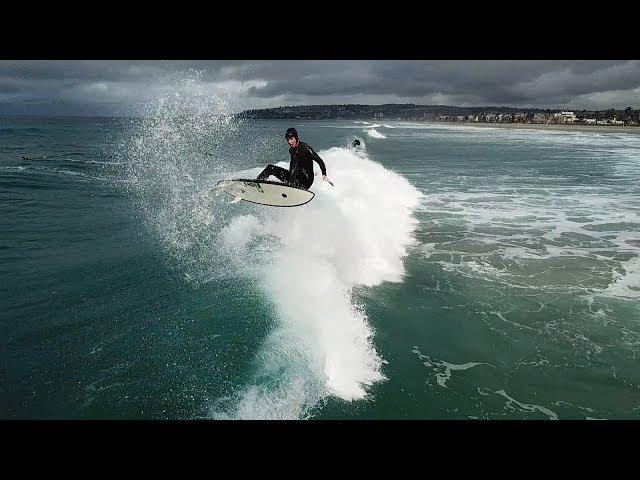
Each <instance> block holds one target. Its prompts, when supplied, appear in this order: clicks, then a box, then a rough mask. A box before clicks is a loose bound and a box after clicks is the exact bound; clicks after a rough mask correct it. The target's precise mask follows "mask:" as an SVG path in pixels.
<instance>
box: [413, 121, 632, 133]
mask: <svg viewBox="0 0 640 480" xmlns="http://www.w3.org/2000/svg"><path fill="white" fill-rule="evenodd" d="M422 123H427V124H431V125H452V126H456V127H479V128H518V129H525V130H560V131H565V132H566V131H569V132H598V133H635V134H636V135H640V127H632V126H629V125H627V126H624V125H561V124H557V123H556V124H554V123H480V122H478V123H476V122H433V121H424V122H422Z"/></svg>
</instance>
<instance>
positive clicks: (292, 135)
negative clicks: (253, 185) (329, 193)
mask: <svg viewBox="0 0 640 480" xmlns="http://www.w3.org/2000/svg"><path fill="white" fill-rule="evenodd" d="M284 138H285V140H286V141H287V143H288V144H289V154H290V155H291V163H289V170H287V169H285V168H282V167H278V166H276V165H267V168H265V169H264V170H263V171H262V173H260V175H258V178H257V179H258V180H266V179H267V178H268V177H269V175H273V176H274V177H276V178H277V179H278V180H280V181H281V182H284V183H286V184H287V185H291V186H292V187H298V188H304V189H305V190H308V189H309V187H311V184H312V183H313V176H314V175H313V162H314V161H315V162H317V163H318V165H320V170H321V171H322V179H323V180H325V181H326V182H329V183H330V184H331V185H333V182H331V180H329V179H328V178H327V168H326V167H325V165H324V161H323V160H322V158H320V156H319V155H318V154H317V153H316V152H315V151H314V150H313V148H311V147H310V146H309V145H307V144H306V143H304V142H301V141H300V140H299V139H298V132H297V131H296V129H295V128H293V127H292V128H289V129H287V131H286V132H285V134H284Z"/></svg>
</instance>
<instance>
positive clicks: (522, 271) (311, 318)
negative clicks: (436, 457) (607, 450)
mask: <svg viewBox="0 0 640 480" xmlns="http://www.w3.org/2000/svg"><path fill="white" fill-rule="evenodd" d="M163 108H165V110H162V109H158V110H156V111H155V112H154V114H153V115H151V116H150V117H149V118H148V119H147V120H134V119H123V118H116V119H111V118H35V117H4V118H1V119H0V209H1V216H0V218H2V224H1V231H2V235H1V236H0V278H1V286H0V296H1V298H2V315H1V317H0V418H4V419H7V418H19V419H28V418H80V419H89V418H107V419H111V418H127V419H128V418H151V419H165V418H166V419H184V418H187V419H190V418H318V419H327V418H341V419H342V418H345V419H352V418H360V419H362V418H364V419H378V418H380V419H383V418H387V419H388V418H392V419H409V418H412V419H443V418H444V419H470V418H472V419H475V418H479V419H574V418H575V419H584V418H594V419H595V418H607V419H616V418H639V417H640V369H639V368H638V366H639V362H638V353H640V301H639V299H640V274H639V272H640V260H639V258H640V257H639V254H640V215H639V214H640V196H639V194H640V136H639V135H634V134H614V133H580V132H557V131H536V130H511V129H493V128H478V127H461V126H448V125H441V124H418V123H408V122H385V121H379V122H378V123H377V124H374V125H372V124H371V123H369V124H366V123H362V122H353V121H300V120H295V121H294V120H292V121H289V122H282V121H266V120H265V121H246V122H238V121H234V120H232V119H230V118H229V117H227V116H225V115H224V114H216V115H212V114H209V113H208V111H201V112H199V115H196V116H186V115H185V116H175V115H173V114H174V113H175V112H176V110H175V108H176V107H175V105H173V106H171V105H169V107H167V105H166V104H165V105H164V107H163ZM291 125H295V126H296V127H297V129H298V131H299V132H300V135H301V138H302V139H303V140H304V141H307V142H308V143H309V144H311V145H312V146H313V147H314V148H315V149H316V150H317V151H318V152H319V153H320V155H321V156H322V157H323V158H324V159H325V162H326V164H327V170H328V175H329V177H330V178H331V179H332V180H333V181H334V182H335V187H333V188H332V187H331V186H329V185H328V184H326V183H324V182H321V181H320V180H316V183H315V184H314V185H313V187H312V188H311V190H313V191H314V192H315V193H316V198H314V200H313V201H312V202H311V203H309V204H308V205H305V206H304V207H300V208H296V209H267V208H264V207H259V206H256V205H252V204H245V203H244V202H241V203H240V204H235V205H229V204H228V199H227V198H224V197H223V196H220V197H216V196H215V195H214V194H212V192H211V187H212V186H213V185H215V183H216V182H217V181H218V180H219V179H221V178H228V177H235V176H240V175H244V174H250V175H253V174H257V173H258V172H259V171H260V170H261V168H262V167H263V166H264V165H266V164H267V163H275V162H278V161H286V160H287V157H288V154H287V150H286V145H285V143H284V141H283V140H282V134H283V132H284V130H285V129H286V128H287V127H289V126H291ZM354 138H359V139H360V140H361V141H362V144H363V145H362V146H361V147H359V148H355V149H353V148H349V145H350V143H351V141H352V140H353V139H354ZM23 155H24V156H26V157H29V158H30V160H23V159H22V158H21V157H22V156H23Z"/></svg>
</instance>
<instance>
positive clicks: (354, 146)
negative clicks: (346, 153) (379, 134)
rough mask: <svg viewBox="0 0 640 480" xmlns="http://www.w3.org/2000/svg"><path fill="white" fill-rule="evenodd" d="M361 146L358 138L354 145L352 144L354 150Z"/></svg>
mask: <svg viewBox="0 0 640 480" xmlns="http://www.w3.org/2000/svg"><path fill="white" fill-rule="evenodd" d="M359 145H360V140H358V139H357V138H356V139H355V140H354V141H353V143H352V144H351V146H352V147H353V148H356V147H357V146H359Z"/></svg>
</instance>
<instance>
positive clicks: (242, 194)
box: [216, 178, 315, 207]
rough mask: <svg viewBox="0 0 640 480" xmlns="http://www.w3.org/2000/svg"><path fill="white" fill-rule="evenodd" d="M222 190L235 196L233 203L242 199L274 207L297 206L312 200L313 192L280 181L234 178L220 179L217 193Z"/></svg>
mask: <svg viewBox="0 0 640 480" xmlns="http://www.w3.org/2000/svg"><path fill="white" fill-rule="evenodd" d="M221 192H225V193H228V194H229V195H231V196H232V197H233V200H231V203H237V202H239V201H240V200H244V201H246V202H251V203H259V204H261V205H269V206H272V207H297V206H299V205H304V204H305V203H308V202H310V201H311V199H312V198H313V197H314V196H315V194H314V193H313V192H310V191H309V190H305V189H304V188H297V187H292V186H290V185H285V184H284V183H280V182H271V181H269V180H255V179H245V178H234V179H230V180H220V181H219V182H218V183H217V184H216V195H218V194H220V193H221Z"/></svg>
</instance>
